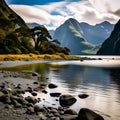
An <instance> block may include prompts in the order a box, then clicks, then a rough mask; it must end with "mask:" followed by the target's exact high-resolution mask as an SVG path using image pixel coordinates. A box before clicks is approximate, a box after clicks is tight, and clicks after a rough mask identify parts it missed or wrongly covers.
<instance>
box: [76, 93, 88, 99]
mask: <svg viewBox="0 0 120 120" xmlns="http://www.w3.org/2000/svg"><path fill="white" fill-rule="evenodd" d="M88 96H89V95H87V94H79V95H78V97H79V98H81V99H85V98H87V97H88Z"/></svg>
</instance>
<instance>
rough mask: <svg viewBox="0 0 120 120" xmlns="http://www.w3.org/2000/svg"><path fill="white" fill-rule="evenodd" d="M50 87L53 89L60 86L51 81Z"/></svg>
mask: <svg viewBox="0 0 120 120" xmlns="http://www.w3.org/2000/svg"><path fill="white" fill-rule="evenodd" d="M48 87H49V88H50V89H53V88H57V87H58V86H57V85H55V84H53V83H50V84H49V85H48Z"/></svg>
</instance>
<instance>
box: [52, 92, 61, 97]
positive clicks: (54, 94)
mask: <svg viewBox="0 0 120 120" xmlns="http://www.w3.org/2000/svg"><path fill="white" fill-rule="evenodd" d="M60 95H61V93H50V96H51V97H59V96H60Z"/></svg>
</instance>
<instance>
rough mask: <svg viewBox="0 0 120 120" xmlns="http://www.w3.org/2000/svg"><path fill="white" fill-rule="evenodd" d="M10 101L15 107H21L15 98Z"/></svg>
mask: <svg viewBox="0 0 120 120" xmlns="http://www.w3.org/2000/svg"><path fill="white" fill-rule="evenodd" d="M12 103H13V105H14V107H15V108H22V105H21V104H20V103H18V102H17V101H16V100H13V101H12Z"/></svg>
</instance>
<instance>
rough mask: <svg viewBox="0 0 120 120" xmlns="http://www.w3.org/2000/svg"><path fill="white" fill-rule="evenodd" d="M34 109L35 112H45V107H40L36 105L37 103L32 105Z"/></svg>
mask: <svg viewBox="0 0 120 120" xmlns="http://www.w3.org/2000/svg"><path fill="white" fill-rule="evenodd" d="M34 111H35V112H36V113H39V112H42V113H46V112H47V111H46V109H45V108H41V107H40V106H38V105H35V106H34Z"/></svg>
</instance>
